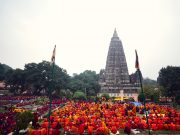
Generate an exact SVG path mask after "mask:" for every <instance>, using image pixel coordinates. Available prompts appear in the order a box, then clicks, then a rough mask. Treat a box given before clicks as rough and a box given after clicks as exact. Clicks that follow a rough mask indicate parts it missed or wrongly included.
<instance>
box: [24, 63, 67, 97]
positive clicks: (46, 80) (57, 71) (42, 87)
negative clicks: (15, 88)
mask: <svg viewBox="0 0 180 135" xmlns="http://www.w3.org/2000/svg"><path fill="white" fill-rule="evenodd" d="M24 71H25V73H26V76H27V78H26V86H27V88H30V89H31V93H33V94H36V95H38V94H40V93H41V92H42V91H44V92H45V93H48V90H49V88H50V87H49V86H51V85H52V84H53V88H51V89H52V90H54V91H60V90H61V89H67V88H68V83H69V78H70V77H69V75H68V74H67V72H66V70H64V69H62V68H60V67H59V66H57V65H55V67H54V79H53V82H52V66H51V65H50V62H47V61H43V62H41V63H38V64H36V63H29V64H26V65H25V69H24Z"/></svg>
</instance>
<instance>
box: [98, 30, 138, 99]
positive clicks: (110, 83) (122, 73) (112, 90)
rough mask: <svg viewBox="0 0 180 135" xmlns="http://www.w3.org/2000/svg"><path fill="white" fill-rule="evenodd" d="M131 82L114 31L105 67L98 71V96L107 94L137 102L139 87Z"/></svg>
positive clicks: (122, 50)
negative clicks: (99, 88) (99, 87)
mask: <svg viewBox="0 0 180 135" xmlns="http://www.w3.org/2000/svg"><path fill="white" fill-rule="evenodd" d="M131 81H132V80H131ZM131 81H130V76H129V72H128V67H127V63H126V57H125V54H124V49H123V45H122V42H121V40H120V39H119V37H118V34H117V31H116V29H115V30H114V34H113V37H112V38H111V42H110V46H109V51H108V56H107V60H106V67H105V69H102V70H101V71H100V77H99V84H100V86H101V90H100V92H99V93H98V95H99V96H101V95H102V94H103V93H108V94H109V96H111V97H118V98H121V99H123V98H126V99H127V98H129V97H133V98H134V99H135V100H136V101H137V96H138V89H139V88H140V87H139V85H137V83H131Z"/></svg>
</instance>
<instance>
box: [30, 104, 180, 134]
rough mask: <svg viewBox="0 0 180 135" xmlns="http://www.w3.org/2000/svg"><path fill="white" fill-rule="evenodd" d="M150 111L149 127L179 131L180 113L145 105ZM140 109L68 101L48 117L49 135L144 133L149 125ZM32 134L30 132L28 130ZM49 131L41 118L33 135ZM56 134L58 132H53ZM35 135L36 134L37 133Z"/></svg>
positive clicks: (46, 123)
mask: <svg viewBox="0 0 180 135" xmlns="http://www.w3.org/2000/svg"><path fill="white" fill-rule="evenodd" d="M147 109H148V111H149V128H150V129H151V130H153V131H156V130H170V131H180V112H178V111H176V110H174V109H173V108H169V107H160V106H158V105H155V104H147ZM143 110H144V108H143V106H140V107H135V106H133V105H129V104H126V105H125V104H118V103H114V104H112V103H106V104H100V103H94V102H92V103H91V102H73V101H71V102H68V103H66V105H65V106H64V107H62V108H59V109H56V110H55V111H54V112H52V115H51V117H50V120H51V123H50V125H51V129H50V134H53V135H56V134H57V135H58V134H59V132H63V133H68V132H69V133H71V134H85V133H86V134H97V135H98V134H109V133H114V134H115V133H117V132H118V130H119V129H123V130H124V132H125V133H130V132H131V129H139V130H147V129H148V125H147V123H146V118H145V116H143V115H140V116H137V115H136V114H139V113H141V114H142V113H143ZM61 127H62V128H63V131H62V130H61ZM31 131H32V130H31ZM47 131H48V121H47V119H44V121H43V122H42V124H41V128H40V129H38V130H33V131H32V132H30V134H34V133H35V132H39V133H40V132H44V133H47ZM56 132H57V133H56ZM37 134H38V133H37Z"/></svg>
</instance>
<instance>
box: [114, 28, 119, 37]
mask: <svg viewBox="0 0 180 135" xmlns="http://www.w3.org/2000/svg"><path fill="white" fill-rule="evenodd" d="M113 37H118V34H117V31H116V28H115V29H114V34H113Z"/></svg>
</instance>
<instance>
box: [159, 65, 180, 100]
mask: <svg viewBox="0 0 180 135" xmlns="http://www.w3.org/2000/svg"><path fill="white" fill-rule="evenodd" d="M158 84H159V85H160V86H162V87H163V88H164V91H163V92H162V93H163V94H164V96H168V97H171V96H173V97H175V99H176V102H178V103H180V101H179V100H180V67H173V66H167V67H166V68H162V69H161V70H160V71H159V76H158Z"/></svg>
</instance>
